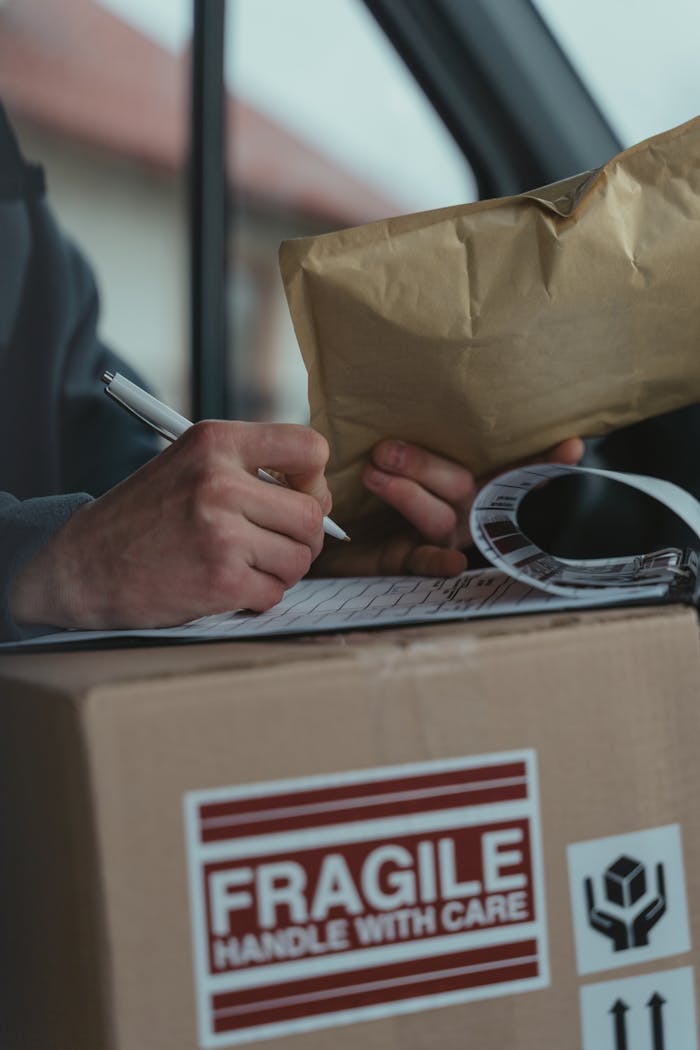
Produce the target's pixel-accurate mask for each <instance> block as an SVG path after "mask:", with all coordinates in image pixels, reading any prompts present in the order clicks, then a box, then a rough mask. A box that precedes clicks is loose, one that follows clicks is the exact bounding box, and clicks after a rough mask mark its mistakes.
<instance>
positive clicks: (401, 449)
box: [381, 441, 406, 470]
mask: <svg viewBox="0 0 700 1050" xmlns="http://www.w3.org/2000/svg"><path fill="white" fill-rule="evenodd" d="M405 455H406V445H405V444H404V442H403V441H387V443H386V444H385V445H383V446H382V454H381V459H382V466H385V467H388V468H389V470H400V469H401V467H402V466H403V462H404V459H405Z"/></svg>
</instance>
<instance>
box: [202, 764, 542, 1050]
mask: <svg viewBox="0 0 700 1050" xmlns="http://www.w3.org/2000/svg"><path fill="white" fill-rule="evenodd" d="M184 802H185V823H186V837H187V852H188V862H189V875H190V902H191V911H192V927H193V941H194V965H195V981H196V990H197V999H198V1018H199V1022H198V1023H199V1043H200V1046H201V1047H202V1048H205V1050H208V1048H210V1047H222V1046H233V1045H236V1044H239V1043H244V1042H248V1041H251V1040H255V1039H263V1038H270V1037H272V1036H276V1035H282V1034H289V1033H292V1032H304V1031H310V1030H312V1029H316V1028H323V1027H327V1026H332V1025H338V1024H347V1023H349V1022H351V1021H359V1020H363V1019H369V1018H378V1017H385V1016H388V1015H391V1014H397V1013H407V1012H412V1011H417V1010H427V1009H432V1008H435V1007H437V1006H444V1005H449V1004H452V1003H458V1002H465V1001H468V1000H473V999H483V998H487V997H492V996H497V995H512V994H515V993H517V992H523V991H529V990H531V989H534V988H542V987H544V986H546V985H547V984H548V983H549V971H548V960H547V939H546V921H545V904H544V886H543V878H542V852H541V841H540V819H539V803H538V796H537V774H536V763H535V754H534V752H533V751H519V752H514V753H511V752H509V753H503V754H496V755H482V756H479V757H476V758H460V759H452V760H449V761H440V762H424V763H420V764H417V765H401V766H392V767H388V768H382V769H372V770H363V771H361V772H352V773H340V774H333V775H329V776H314V777H308V778H304V779H298V780H287V781H275V782H272V783H264V784H251V785H245V786H240V787H231V788H222V789H219V790H211V791H193V792H189V793H188V794H187V795H186V796H185V800H184Z"/></svg>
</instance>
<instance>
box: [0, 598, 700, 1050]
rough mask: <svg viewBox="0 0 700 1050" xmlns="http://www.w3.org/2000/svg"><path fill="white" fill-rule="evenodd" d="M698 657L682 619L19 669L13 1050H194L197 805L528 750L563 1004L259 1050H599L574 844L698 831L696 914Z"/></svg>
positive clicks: (671, 615)
mask: <svg viewBox="0 0 700 1050" xmlns="http://www.w3.org/2000/svg"><path fill="white" fill-rule="evenodd" d="M698 655H699V650H698V632H697V620H696V615H695V613H694V612H693V611H691V610H687V609H682V608H673V609H663V610H662V609H659V610H636V611H627V612H624V611H619V610H618V611H616V612H610V613H606V614H587V615H582V616H570V617H558V618H556V617H555V618H542V619H539V618H529V619H526V620H525V619H523V620H518V621H507V622H506V621H500V622H499V623H498V624H497V625H494V624H491V625H489V627H486V626H485V625H483V624H470V625H451V626H449V627H444V628H442V627H440V628H435V629H427V628H421V629H415V630H411V631H404V632H401V631H390V632H382V633H376V634H373V635H371V636H364V637H358V636H346V637H341V638H339V639H327V640H325V641H324V643H322V644H321V643H319V642H318V641H316V642H313V641H311V642H305V643H304V642H300V643H298V644H296V643H289V642H285V643H283V644H275V643H267V644H258V645H243V646H235V645H226V646H197V647H195V648H191V649H182V648H177V649H168V650H162V649H160V650H137V651H121V652H103V653H99V654H96V653H73V654H66V653H63V654H46V655H42V656H32V657H6V658H4V659H2V660H1V661H0V690H1V693H0V696H1V700H0V727H1V730H2V732H1V741H0V751H1V752H2V753H1V754H0V766H1V767H2V769H3V789H2V794H3V820H2V836H3V842H2V849H1V851H0V853H1V854H2V857H3V860H2V862H1V864H2V872H3V883H4V885H5V890H4V895H3V898H2V899H3V910H4V911H5V918H4V920H3V923H2V927H1V929H2V930H6V932H7V936H6V937H5V938H4V943H2V944H0V970H1V972H2V973H3V975H5V974H8V978H7V979H5V976H3V980H2V982H0V985H1V986H2V990H1V991H0V1024H3V1021H2V1020H1V1019H2V1018H3V1017H4V1018H6V1019H7V1021H6V1037H4V1038H3V1040H2V1045H3V1047H7V1050H30V1048H31V1047H34V1046H36V1047H42V1050H43V1048H50V1050H68V1048H70V1050H82V1048H83V1047H84V1048H85V1050H98V1048H99V1050H101V1048H102V1047H105V1050H146V1048H147V1050H166V1048H167V1050H194V1048H195V1047H196V1045H197V1038H196V1028H195V996H194V981H193V965H192V949H191V934H190V915H189V895H188V885H187V869H186V862H185V842H184V832H183V817H182V798H183V795H184V793H185V792H187V791H191V790H195V789H203V788H209V787H212V788H213V787H226V786H229V785H237V784H244V783H250V782H258V781H266V780H273V779H284V778H290V777H296V776H306V775H311V774H321V773H330V772H336V771H343V770H356V769H364V768H373V767H378V766H387V765H393V764H400V763H409V762H417V761H422V760H435V759H441V758H448V757H457V756H468V755H474V756H478V755H480V754H485V753H490V752H499V751H508V750H518V749H522V748H534V749H535V751H536V753H537V759H538V765H539V780H540V799H541V815H542V835H543V843H544V855H545V885H546V900H547V912H548V916H547V918H548V928H549V952H550V967H551V974H552V985H551V988H549V989H546V990H544V991H537V992H530V993H527V994H522V995H516V996H509V997H505V998H497V999H492V1000H485V1001H481V1002H473V1003H468V1004H463V1005H460V1006H452V1007H449V1008H444V1009H438V1010H431V1011H428V1012H424V1013H416V1014H409V1015H405V1016H398V1017H393V1018H386V1019H382V1020H378V1021H369V1022H361V1023H357V1024H351V1025H346V1026H343V1027H340V1028H334V1029H325V1030H320V1031H317V1032H312V1033H307V1034H303V1035H295V1036H290V1037H288V1038H287V1039H285V1040H280V1039H274V1040H267V1041H264V1042H259V1043H257V1044H256V1045H257V1046H259V1047H261V1048H268V1047H269V1048H270V1050H272V1048H273V1047H280V1048H281V1046H282V1045H284V1046H285V1050H286V1048H287V1047H289V1050H301V1048H302V1047H303V1048H304V1050H307V1048H308V1050H321V1048H325V1047H330V1046H332V1047H334V1048H339V1050H351V1048H356V1047H359V1046H362V1047H372V1048H373V1050H375V1048H376V1050H380V1048H382V1050H383V1048H399V1047H401V1048H410V1050H424V1048H425V1050H428V1048H431V1050H432V1048H434V1047H438V1046H439V1047H441V1048H442V1047H444V1048H447V1050H450V1048H455V1050H456V1048H460V1050H462V1048H465V1047H470V1046H473V1047H479V1048H480V1050H481V1048H488V1050H490V1048H492V1047H493V1048H494V1050H496V1048H499V1050H503V1048H510V1047H512V1048H514V1050H516V1048H517V1050H535V1048H537V1050H540V1048H541V1047H545V1046H547V1047H550V1046H551V1047H557V1048H562V1050H563V1048H567V1047H572V1048H573V1047H577V1046H580V1041H581V1037H580V1020H579V1005H578V1004H579V989H580V988H581V986H582V985H583V984H584V983H586V981H590V980H592V978H580V977H579V976H578V975H577V970H576V962H575V958H574V945H573V935H572V922H571V905H570V898H569V889H568V874H567V867H566V846H567V844H569V843H571V842H579V841H582V840H587V839H593V838H599V837H603V836H606V835H613V834H622V833H625V832H629V831H636V830H638V829H643V828H649V827H656V826H660V825H664V824H670V823H680V825H681V828H682V835H683V849H684V857H685V866H686V882H687V887H688V895H689V907H690V912H691V916H694V915H696V914H697V908H696V907H695V906H694V904H695V902H694V892H695V887H696V886H697V885H698V884H699V877H700V830H699V829H698V826H697V820H696V814H695V810H696V799H697V797H698V791H699V789H700V773H699V772H698V770H697V762H696V756H697V754H698V752H699V750H700V714H699V709H698V687H699V685H700V660H699V659H698ZM8 893H11V894H13V895H14V898H13V899H10V898H8ZM699 932H700V931H699V930H698V926H697V919H696V918H693V919H692V932H691V938H692V943H693V944H696V943H697V940H698V933H699ZM0 941H2V938H0ZM693 961H694V955H693V954H691V953H686V954H684V955H681V956H677V957H673V958H672V959H665V960H662V961H661V963H657V964H655V965H656V968H657V969H664V968H669V967H671V966H673V965H678V966H680V965H689V964H690V963H692V962H693ZM648 969H654V965H651V964H647V965H646V966H643V967H636V968H635V969H634V971H633V972H634V973H639V972H644V971H645V970H648ZM626 973H627V971H624V972H623V975H625V974H626ZM13 975H14V976H13ZM606 976H609V975H606ZM18 983H19V985H20V987H19V988H18V987H17V985H18ZM22 1024H23V1025H24V1026H25V1027H24V1029H22V1034H20V1027H21V1025H22ZM0 1031H1V1029H0Z"/></svg>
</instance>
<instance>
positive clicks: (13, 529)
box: [0, 493, 90, 641]
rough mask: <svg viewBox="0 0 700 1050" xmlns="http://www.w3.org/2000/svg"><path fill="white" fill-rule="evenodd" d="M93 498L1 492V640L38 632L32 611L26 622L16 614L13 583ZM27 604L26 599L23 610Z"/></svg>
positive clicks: (16, 638) (11, 639) (82, 494)
mask: <svg viewBox="0 0 700 1050" xmlns="http://www.w3.org/2000/svg"><path fill="white" fill-rule="evenodd" d="M89 499H90V497H89V496H87V495H85V494H84V493H75V494H71V495H66V496H47V497H42V498H39V499H28V500H17V499H15V497H14V496H11V495H10V494H9V493H0V640H2V641H15V640H19V639H21V638H25V637H27V636H31V635H32V634H35V633H38V624H37V625H34V624H33V623H32V621H33V620H34V617H33V616H32V615H31V612H30V611H29V610H27V615H26V622H22V621H18V619H17V618H16V616H15V615H13V609H12V608H11V603H10V597H11V594H12V590H13V585H14V583H15V581H16V579H17V577H18V576H19V575H20V574H21V573H22V572H23V570H24V569H25V566H26V565H27V563H28V562H30V561H31V559H33V558H34V557H35V555H37V554H38V553H39V551H41V549H42V548H43V547H44V546H45V545H46V544H47V543H48V542H49V540H50V539H51V537H52V536H53V535H54V533H56V532H57V531H58V530H59V529H60V528H61V527H62V526H63V525H64V524H65V523H66V521H68V519H69V518H70V517H71V516H72V514H73V513H74V512H75V511H76V510H77V509H78V508H79V507H81V506H82V505H83V504H84V503H86V502H88V501H89ZM26 604H27V603H26V602H25V601H24V600H23V602H22V611H24V606H25V605H26ZM17 611H18V610H17V607H15V609H14V612H17Z"/></svg>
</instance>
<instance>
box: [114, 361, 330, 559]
mask: <svg viewBox="0 0 700 1050" xmlns="http://www.w3.org/2000/svg"><path fill="white" fill-rule="evenodd" d="M102 382H103V383H104V384H105V393H106V394H107V395H108V396H109V397H111V398H112V400H113V401H116V402H117V404H119V405H121V406H122V408H125V409H126V410H127V411H128V412H131V414H132V415H133V416H136V418H137V419H140V420H141V422H142V423H145V424H146V426H149V427H150V428H151V430H155V431H156V433H157V434H160V435H161V437H164V438H165V439H166V440H167V441H175V440H176V439H177V438H179V437H180V435H181V434H184V433H185V431H186V430H189V428H190V427H191V426H192V423H191V422H190V420H189V419H186V418H185V417H184V416H181V415H180V413H179V412H175V411H174V409H172V408H168V406H167V405H164V404H163V402H162V401H159V400H158V398H157V397H153V395H152V394H147V393H146V391H145V390H142V389H141V387H140V386H137V385H136V383H132V382H131V380H130V379H125V378H124V376H121V375H119V373H118V372H117V373H116V375H115V374H114V373H112V372H105V373H104V375H103V376H102ZM258 477H259V478H260V480H261V481H267V482H269V484H271V485H280V486H281V487H282V488H286V487H287V486H286V485H285V484H284V482H282V481H279V480H278V479H277V478H274V477H273V476H272V474H268V473H267V471H266V470H262V469H261V468H258ZM323 531H324V532H325V533H326V535H327V536H334V537H335V539H337V540H346V541H347V542H349V541H350V537H349V536H348V534H347V533H346V532H344V531H343V530H342V529H341V527H340V525H336V523H335V522H334V521H333V520H332V519H331V518H327V517H324V519H323Z"/></svg>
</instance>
